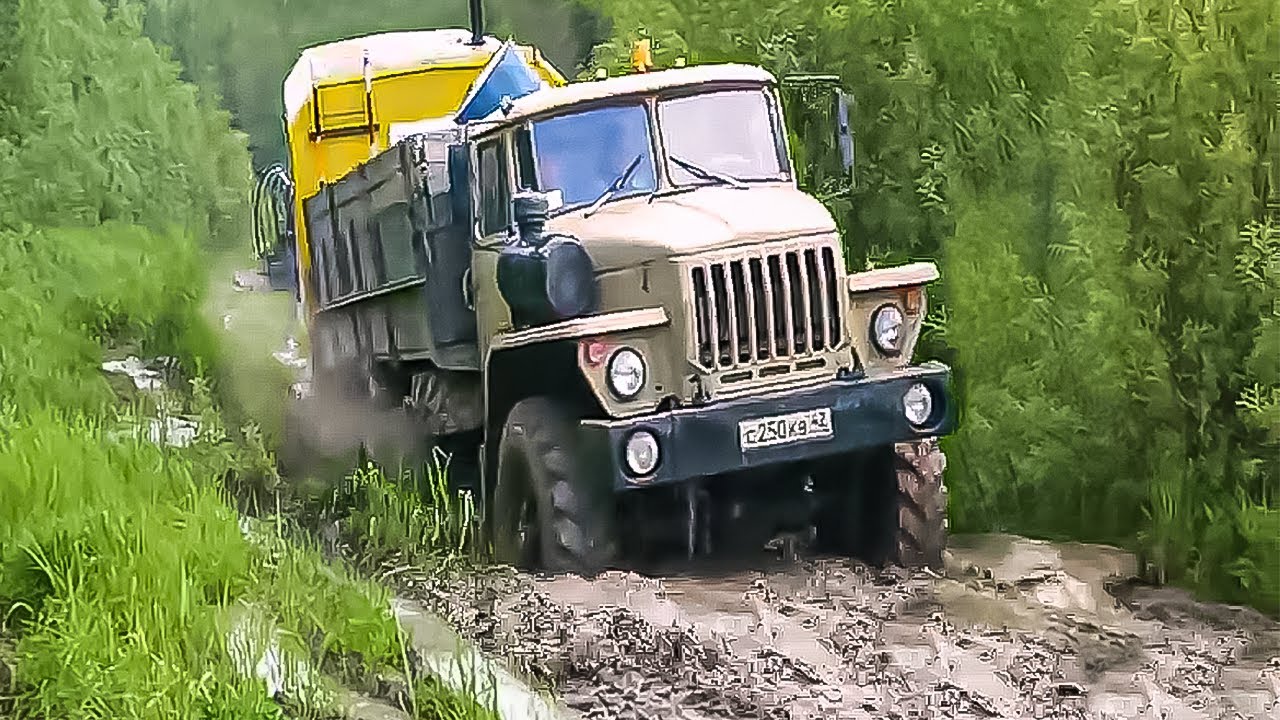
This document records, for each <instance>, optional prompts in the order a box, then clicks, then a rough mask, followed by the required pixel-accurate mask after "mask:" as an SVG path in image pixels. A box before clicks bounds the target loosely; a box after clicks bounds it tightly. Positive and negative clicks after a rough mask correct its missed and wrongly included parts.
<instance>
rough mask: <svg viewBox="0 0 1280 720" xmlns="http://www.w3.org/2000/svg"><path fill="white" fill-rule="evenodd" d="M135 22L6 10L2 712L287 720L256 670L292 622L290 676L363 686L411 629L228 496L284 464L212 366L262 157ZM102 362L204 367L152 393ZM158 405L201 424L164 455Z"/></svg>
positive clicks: (314, 693) (2, 3)
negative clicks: (220, 303)
mask: <svg viewBox="0 0 1280 720" xmlns="http://www.w3.org/2000/svg"><path fill="white" fill-rule="evenodd" d="M137 9H138V8H137V6H133V5H128V4H116V5H115V6H114V9H109V8H108V7H106V6H105V5H104V4H103V3H102V2H100V1H99V0H0V44H3V47H2V48H0V498H3V502H0V663H2V664H3V665H0V670H2V671H3V676H4V680H3V683H4V686H5V687H4V692H3V693H0V715H4V716H6V717H10V716H12V717H39V718H54V717H76V718H144V717H145V718H175V719H176V718H192V717H208V718H212V717H221V718H273V717H281V715H282V711H281V707H280V705H279V704H278V703H277V702H276V699H275V698H273V697H271V693H270V692H269V691H268V689H267V687H266V685H265V684H264V683H263V682H262V681H261V680H259V679H258V678H256V677H254V669H255V667H254V666H255V665H257V664H258V661H259V660H261V659H262V657H263V653H264V651H265V650H266V643H267V642H268V641H269V640H270V639H271V638H270V634H269V633H270V631H271V628H272V627H273V626H274V627H279V628H282V629H283V631H284V634H283V636H282V637H280V638H279V643H280V645H281V646H282V648H283V651H284V652H285V653H286V655H285V659H286V661H287V660H289V659H297V658H301V659H302V660H303V661H308V662H312V663H319V662H321V661H327V662H330V663H331V664H332V663H334V662H337V660H344V661H345V660H347V659H348V658H357V659H358V662H353V663H349V667H351V668H361V669H362V672H365V673H371V672H372V671H374V670H378V669H384V668H388V667H403V664H402V661H403V658H404V655H403V649H402V645H401V638H400V635H399V628H398V627H397V625H396V623H395V621H394V619H393V618H392V617H391V615H390V611H389V604H388V600H389V598H388V597H387V593H386V591H385V590H384V589H380V588H378V587H376V586H374V585H372V584H367V583H363V582H360V581H356V580H354V579H353V578H352V577H351V575H350V574H348V573H347V572H345V571H344V570H343V569H341V568H337V567H333V566H330V565H328V564H327V563H326V562H324V561H323V560H322V559H321V557H320V555H319V553H318V552H314V551H311V550H308V549H305V548H302V547H300V546H297V545H294V544H292V543H288V542H285V541H284V540H283V539H282V538H281V537H280V536H279V535H277V534H273V533H271V532H270V531H266V532H263V531H259V532H256V533H252V534H250V533H246V532H244V530H243V527H242V524H241V520H240V518H239V517H238V515H237V513H236V511H235V509H234V508H233V507H232V505H231V504H230V503H229V502H228V500H227V498H226V497H225V493H224V486H223V483H222V482H221V481H222V480H224V479H226V478H228V477H230V476H239V477H247V476H251V475H269V474H271V473H273V472H274V469H273V467H272V463H271V462H270V456H269V454H268V453H267V452H266V450H265V448H264V447H263V446H262V444H261V442H259V441H258V439H257V438H256V436H255V435H254V434H253V433H240V432H238V431H237V430H236V429H234V428H226V427H223V426H222V423H221V413H219V412H218V411H217V409H216V405H215V403H214V399H213V395H212V394H211V393H210V392H209V390H208V386H207V384H205V383H204V382H203V381H202V380H201V378H200V377H199V374H198V371H199V369H200V368H201V366H202V364H203V363H205V362H208V361H210V360H212V359H213V358H215V357H216V352H215V348H214V336H213V335H212V333H211V332H209V331H208V330H207V328H206V326H205V324H204V322H203V318H202V300H203V293H204V289H205V282H206V272H207V267H206V264H205V263H206V260H207V257H208V255H207V253H209V252H210V251H211V249H213V248H218V247H222V246H226V245H231V244H235V245H239V246H240V247H243V236H242V235H241V230H242V228H243V227H244V224H245V219H246V211H247V209H246V207H245V199H246V196H247V190H248V188H249V181H250V172H249V157H248V153H247V152H246V149H245V143H244V137H243V136H242V135H241V134H239V133H237V132H234V131H232V129H231V127H230V125H229V118H228V115H227V114H226V113H225V112H222V111H220V110H218V109H217V108H216V107H215V105H214V104H213V103H212V102H211V101H210V100H209V99H207V98H204V97H202V96H201V95H200V94H199V93H198V91H197V90H196V89H195V88H194V87H193V86H191V85H189V84H186V83H183V82H180V81H179V79H178V74H179V69H178V66H177V65H176V64H174V63H172V62H169V61H167V60H165V59H164V58H163V57H162V55H161V54H160V53H159V52H158V51H157V49H156V48H155V46H154V45H153V44H152V43H151V41H149V40H147V39H146V38H145V37H143V35H142V32H141V29H142V28H141V16H140V15H139V14H138V12H137ZM105 352H110V353H111V354H113V355H119V354H123V353H126V352H135V353H141V354H145V355H157V354H168V355H173V356H177V357H179V358H180V359H182V360H184V361H185V362H183V363H182V365H183V366H184V367H185V368H186V369H187V370H189V371H197V372H196V376H195V377H194V378H193V383H192V387H191V388H189V389H185V392H184V388H181V387H179V388H177V392H174V393H168V394H165V395H162V396H160V397H159V398H156V397H151V396H142V397H140V396H138V395H137V394H136V392H126V389H127V390H129V391H131V390H132V389H133V385H132V383H131V382H129V381H127V380H125V382H124V383H123V385H124V386H126V387H120V386H119V385H116V384H113V383H110V382H109V381H108V379H107V378H106V377H105V376H104V375H103V373H102V372H101V370H100V364H101V363H102V361H103V359H104V353H105ZM122 399H128V400H129V401H130V402H134V403H136V405H124V404H122ZM156 413H164V414H169V413H185V414H195V415H196V416H197V417H198V418H199V420H200V427H201V431H200V433H199V435H198V436H197V437H196V439H195V441H194V443H193V444H192V445H191V446H189V447H186V448H181V449H179V448H168V447H158V446H157V445H155V444H153V443H152V442H151V441H149V440H148V439H147V433H145V432H139V430H146V429H148V428H149V426H150V421H151V420H152V419H153V418H154V417H155V416H156ZM152 427H153V426H152ZM254 619H256V620H259V622H256V623H249V622H247V620H254ZM238 648H242V649H249V650H250V653H249V654H247V655H242V656H239V657H237V655H235V650H236V649H238ZM254 648H256V651H254V650H253V649H254ZM246 664H247V667H246ZM344 672H345V671H344ZM350 672H352V673H355V671H354V670H352V671H350ZM335 674H337V673H336V672H335ZM343 679H346V678H345V677H344V678H343ZM331 689H332V687H331V683H329V682H327V681H325V682H320V683H316V684H313V685H311V686H310V687H308V688H306V689H305V690H306V692H305V693H302V692H295V691H296V690H297V688H295V687H290V688H287V691H288V693H289V695H288V696H289V697H290V699H291V700H294V701H302V700H310V701H318V702H320V703H323V702H324V701H325V700H326V697H327V696H326V695H325V694H324V693H323V692H322V691H325V690H331Z"/></svg>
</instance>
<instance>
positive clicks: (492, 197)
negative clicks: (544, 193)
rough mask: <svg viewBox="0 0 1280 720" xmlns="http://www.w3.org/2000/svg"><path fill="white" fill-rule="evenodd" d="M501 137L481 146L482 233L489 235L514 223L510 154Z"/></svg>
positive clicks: (485, 235) (479, 153)
mask: <svg viewBox="0 0 1280 720" xmlns="http://www.w3.org/2000/svg"><path fill="white" fill-rule="evenodd" d="M504 150H505V148H504V147H503V144H502V138H497V139H495V140H490V141H488V142H486V143H485V144H483V145H481V146H480V149H479V152H478V153H477V154H478V155H479V160H480V234H481V235H482V236H484V237H488V236H490V235H493V234H495V233H499V232H502V231H504V230H506V228H507V227H508V226H509V225H510V224H511V221H510V213H511V207H510V203H511V191H510V189H509V188H508V187H507V184H508V183H507V157H506V153H505V152H504Z"/></svg>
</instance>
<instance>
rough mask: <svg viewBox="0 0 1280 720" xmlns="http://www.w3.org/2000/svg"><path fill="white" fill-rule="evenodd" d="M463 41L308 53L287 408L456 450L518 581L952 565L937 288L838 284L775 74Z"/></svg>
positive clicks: (947, 396)
mask: <svg viewBox="0 0 1280 720" xmlns="http://www.w3.org/2000/svg"><path fill="white" fill-rule="evenodd" d="M473 7H474V4H473ZM473 17H474V16H473ZM474 24H475V25H476V26H477V27H475V28H473V32H472V33H471V34H470V35H468V34H467V33H465V32H462V31H451V30H441V31H431V32H427V33H413V34H408V35H405V34H398V33H391V34H386V35H380V36H372V37H368V38H358V39H355V40H350V41H344V42H343V43H336V44H334V45H331V46H323V47H320V48H314V49H312V50H308V51H307V52H306V53H304V54H303V56H302V58H301V59H300V61H299V64H298V67H297V68H295V70H294V72H293V73H292V74H291V75H290V76H289V79H288V80H287V81H286V83H285V105H286V109H287V118H288V132H289V147H290V153H291V159H290V163H291V170H290V171H288V172H287V173H281V172H277V174H276V175H275V178H276V181H278V182H279V183H280V184H281V185H288V184H290V183H291V184H292V185H293V187H294V188H295V189H296V190H295V193H296V198H297V199H296V201H292V200H291V202H294V203H295V205H294V208H295V211H296V214H295V215H294V217H295V220H296V226H297V228H298V230H297V232H296V238H295V237H292V236H291V235H289V233H287V232H286V233H285V235H284V240H285V244H286V246H287V247H289V248H296V252H297V256H298V260H297V269H298V274H299V276H300V277H301V278H302V283H301V288H302V293H301V295H302V297H303V298H304V300H305V305H306V307H307V309H308V314H307V317H308V325H309V331H310V343H311V364H312V385H311V389H312V393H311V395H310V396H308V397H306V398H301V399H300V400H299V403H300V405H299V406H298V407H299V411H298V415H299V416H302V417H306V418H309V419H311V420H317V419H319V420H320V421H321V424H325V423H328V424H330V425H332V424H333V423H336V422H338V418H339V416H340V415H342V414H343V413H345V412H346V411H347V409H348V408H350V407H352V406H355V405H360V406H361V407H368V408H374V409H377V410H381V411H385V412H386V413H388V414H387V415H386V416H385V417H392V416H393V415H394V416H395V417H397V418H400V417H402V416H403V417H404V418H406V419H407V420H406V422H407V424H406V426H405V427H406V428H407V429H406V430H405V432H406V433H407V435H408V436H410V437H418V438H430V439H431V440H432V442H434V443H436V444H439V445H444V446H446V447H447V448H448V449H449V450H450V451H451V452H452V453H453V455H454V457H455V459H463V460H465V459H467V458H471V459H473V461H474V462H475V467H474V472H471V471H467V470H466V469H465V466H464V467H462V468H455V472H454V475H455V477H454V478H453V479H455V480H457V481H458V482H459V483H460V484H463V485H466V486H469V487H470V488H472V489H473V490H474V491H475V493H476V495H477V496H478V497H479V498H480V507H481V510H482V511H483V513H484V516H485V520H486V526H487V528H488V530H489V532H490V534H491V537H492V540H493V543H494V546H495V548H496V550H497V554H498V556H499V559H502V560H505V561H510V562H513V563H518V564H525V565H532V566H541V567H544V568H548V569H554V570H572V571H578V572H591V571H594V570H597V569H600V568H603V567H607V566H610V565H612V564H614V563H617V562H620V561H621V559H622V558H624V557H628V556H630V555H631V554H632V553H634V552H642V551H646V550H650V549H656V548H661V547H663V546H667V545H672V544H674V545H676V546H678V547H681V548H682V549H684V550H685V551H686V552H689V553H693V552H701V551H709V550H711V549H712V548H713V547H715V548H719V549H728V550H733V549H737V548H752V547H756V548H758V547H761V546H763V545H764V543H765V542H767V541H768V540H769V539H771V536H772V535H773V534H774V533H776V532H780V531H790V530H803V531H806V532H809V533H810V534H811V535H813V536H815V538H816V539H817V540H818V541H819V542H821V543H823V544H825V545H827V546H828V547H830V548H831V549H833V550H836V551H839V552H843V553H848V554H851V555H858V556H861V557H863V558H865V559H868V560H872V561H875V562H884V561H893V562H899V563H904V564H910V565H918V564H927V565H933V566H936V565H938V564H939V563H940V562H941V552H942V548H943V545H944V543H945V537H946V532H945V519H944V517H945V503H944V497H945V495H944V488H943V484H942V467H943V458H942V455H941V452H940V451H939V450H938V447H937V442H936V438H937V437H938V436H940V435H943V434H946V433H947V432H950V430H951V428H952V426H953V424H954V413H953V411H952V407H951V406H952V403H951V393H950V389H949V386H950V371H949V369H948V368H946V367H945V366H942V365H938V364H934V363H926V364H919V365H916V364H913V363H912V352H913V349H914V346H915V343H916V339H917V337H918V335H919V332H920V328H921V324H922V321H923V318H924V313H925V300H926V296H925V286H926V285H927V284H928V283H929V282H931V281H932V280H934V279H936V277H937V271H936V269H935V268H934V267H933V265H932V264H928V263H924V264H916V265H907V266H903V267H896V268H888V269H884V270H877V271H871V272H864V273H856V274H850V273H848V272H847V269H846V267H845V263H844V261H843V253H842V250H841V241H840V238H839V236H838V234H837V230H836V226H835V223H834V221H833V219H832V217H831V215H830V213H829V212H828V211H827V209H826V208H825V207H824V206H823V205H822V204H821V203H820V202H818V201H817V200H816V199H815V198H813V197H812V196H810V195H808V194H807V193H805V192H804V191H802V190H801V189H800V188H799V186H798V185H797V181H796V171H795V168H793V166H792V163H791V160H790V153H789V147H788V140H787V133H786V130H785V123H784V121H783V112H782V104H781V100H780V97H779V93H778V83H777V82H776V81H775V79H774V78H773V76H771V75H770V74H769V73H768V72H766V71H764V70H763V69H761V68H758V67H753V66H746V65H702V66H695V67H687V68H684V67H681V68H676V69H667V70H657V71H650V68H649V64H650V63H649V61H648V58H646V57H645V55H647V51H646V49H645V48H641V49H640V52H639V53H638V54H637V55H638V57H639V59H640V61H637V62H636V70H637V72H635V73H633V74H629V75H625V76H621V77H613V78H604V79H600V80H595V81H590V82H582V83H570V84H566V83H565V82H564V80H563V78H562V77H561V76H560V75H559V74H558V73H557V72H556V71H555V69H554V68H552V67H551V66H550V65H549V64H548V63H546V61H545V60H544V59H542V58H541V57H540V56H539V54H538V53H537V52H536V50H534V49H532V48H520V47H518V46H514V45H511V44H503V43H498V42H497V41H495V40H489V39H484V38H483V36H482V33H481V32H480V31H479V27H478V25H479V23H478V22H476V23H474ZM838 97H840V98H842V96H838ZM841 109H843V105H841ZM841 117H843V115H841ZM829 131H830V132H831V133H832V135H833V138H834V140H835V142H833V143H832V147H836V148H840V149H843V150H846V152H843V153H841V155H842V160H841V162H843V163H844V165H845V166H846V169H848V166H850V165H851V163H852V154H851V152H848V150H849V148H850V147H851V145H850V140H849V130H848V128H847V125H845V124H844V123H837V124H836V127H833V128H829ZM289 178H291V181H290V180H289ZM363 417H365V418H366V419H364V420H359V421H355V422H354V423H353V425H356V426H358V427H356V428H355V430H357V431H359V432H365V433H367V432H369V431H370V430H373V429H381V426H382V424H383V422H384V421H381V420H372V419H367V418H373V417H375V416H374V415H368V416H363ZM385 422H387V423H390V422H391V421H390V420H387V421H385ZM304 435H307V433H304ZM302 439H303V440H304V441H306V440H308V439H310V440H315V438H314V437H310V438H308V437H303V438H302ZM314 446H315V443H312V447H313V448H314ZM313 451H314V450H313Z"/></svg>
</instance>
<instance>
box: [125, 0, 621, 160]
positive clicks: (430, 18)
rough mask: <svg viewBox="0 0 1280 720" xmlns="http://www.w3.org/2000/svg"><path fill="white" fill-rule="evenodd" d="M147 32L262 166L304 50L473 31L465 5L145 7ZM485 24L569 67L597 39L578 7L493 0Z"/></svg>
mask: <svg viewBox="0 0 1280 720" xmlns="http://www.w3.org/2000/svg"><path fill="white" fill-rule="evenodd" d="M145 5H146V21H145V26H146V31H147V33H148V34H149V35H150V36H151V37H152V38H155V39H156V40H157V41H158V42H161V43H163V44H165V45H167V46H169V47H171V48H173V51H174V54H175V55H176V57H177V58H178V59H180V60H181V61H182V63H183V66H184V67H185V68H186V73H187V78H188V79H190V80H192V81H194V82H196V83H197V84H199V85H200V86H201V87H203V88H205V89H206V90H207V91H211V92H214V93H217V94H220V95H221V96H222V97H223V98H224V99H225V104H226V107H227V108H228V109H230V110H231V112H232V114H233V115H234V116H235V119H236V124H237V126H238V127H240V128H242V129H244V130H245V131H247V132H248V133H249V135H250V137H251V142H252V144H251V149H252V150H253V154H254V158H255V161H256V162H257V164H258V165H259V166H262V165H266V164H269V163H272V162H277V161H280V160H282V159H283V157H284V138H283V135H282V133H281V130H282V125H281V116H282V115H283V113H284V108H283V107H282V101H281V97H280V86H281V83H282V82H283V81H284V77H285V75H286V74H288V72H289V68H290V67H292V65H293V63H294V62H295V61H296V60H297V58H298V53H299V52H300V51H301V50H302V49H303V48H305V47H308V46H311V45H315V44H319V43H325V42H331V41H334V40H338V39H341V38H346V37H355V36H358V35H364V34H368V33H373V32H383V31H389V30H411V29H420V28H425V29H432V28H441V27H460V28H467V27H470V20H469V16H468V14H467V0H437V1H436V2H425V1H424V0H368V1H367V2H361V3H354V4H353V3H336V2H328V1H327V0H219V1H218V2H207V1H206V0H145ZM484 8H485V13H486V16H485V26H486V29H487V32H488V33H489V34H491V35H495V36H497V37H508V36H510V35H513V34H515V31H514V28H520V31H519V33H518V38H519V40H520V41H521V42H530V43H534V44H536V45H537V46H538V47H539V48H540V49H541V50H542V51H543V52H545V53H546V54H547V56H548V57H549V58H550V59H551V61H552V62H553V63H555V64H556V66H557V67H560V68H565V69H573V68H574V67H575V66H576V65H577V63H578V61H579V59H580V58H581V56H582V55H583V54H584V53H585V52H586V50H587V49H589V47H590V45H591V43H592V42H593V41H594V40H596V39H597V37H598V34H599V31H598V30H597V29H596V27H595V25H594V17H595V16H594V14H592V13H588V12H585V11H584V10H583V9H581V8H580V7H579V6H578V5H576V4H575V3H573V2H572V0H487V2H485V4H484Z"/></svg>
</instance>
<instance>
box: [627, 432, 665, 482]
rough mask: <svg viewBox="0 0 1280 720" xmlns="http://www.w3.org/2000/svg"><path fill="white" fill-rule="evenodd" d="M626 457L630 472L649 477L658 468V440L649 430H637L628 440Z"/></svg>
mask: <svg viewBox="0 0 1280 720" xmlns="http://www.w3.org/2000/svg"><path fill="white" fill-rule="evenodd" d="M624 456H625V457H624V459H625V460H626V462H627V471H628V472H630V473H631V474H632V475H639V476H642V475H648V474H649V473H651V472H653V471H654V469H656V468H657V467H658V438H656V437H654V435H653V433H651V432H649V431H648V430H637V431H636V432H635V433H633V434H632V435H631V437H629V438H627V446H626V448H625V450H624Z"/></svg>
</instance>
